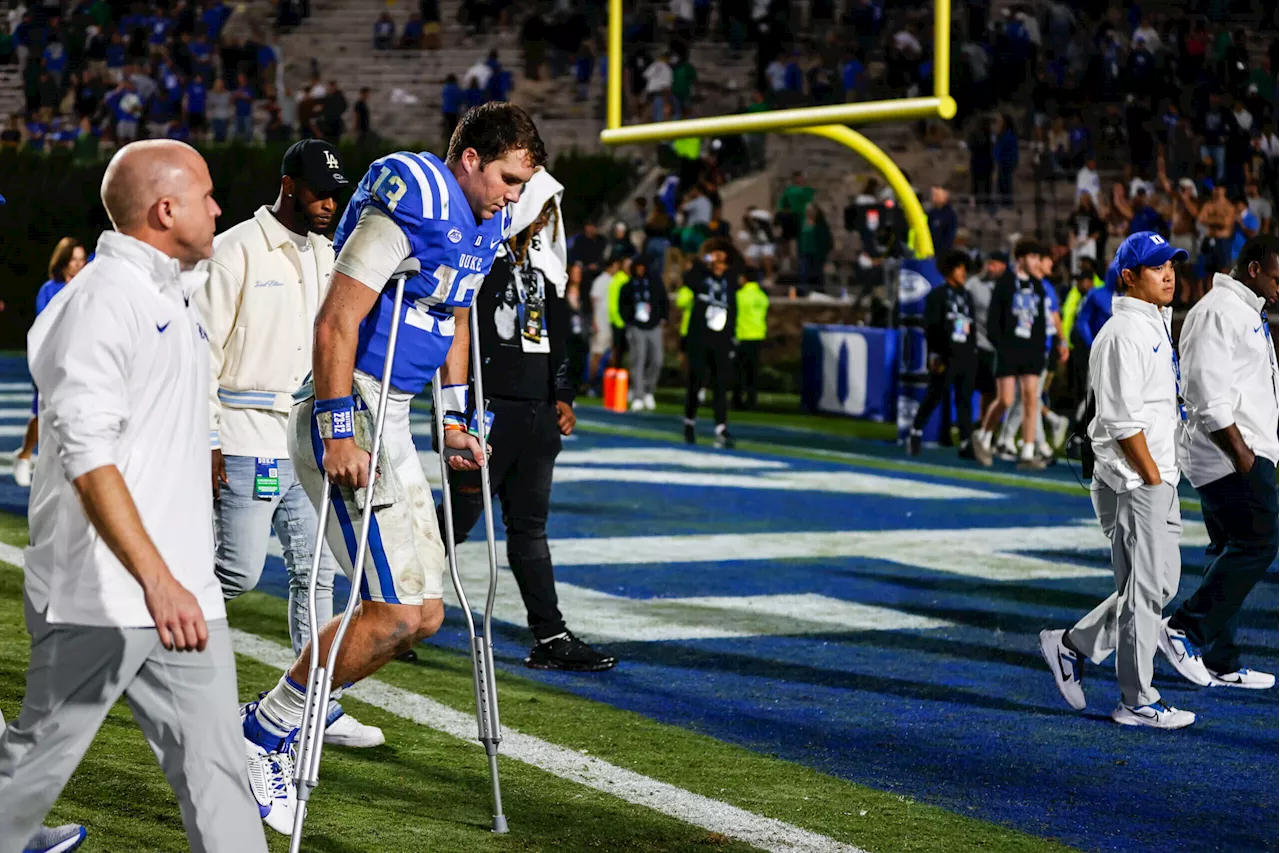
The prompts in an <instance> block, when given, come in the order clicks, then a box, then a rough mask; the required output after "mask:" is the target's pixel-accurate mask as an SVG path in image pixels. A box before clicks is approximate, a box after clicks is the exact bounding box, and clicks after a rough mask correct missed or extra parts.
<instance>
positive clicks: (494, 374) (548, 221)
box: [436, 170, 617, 672]
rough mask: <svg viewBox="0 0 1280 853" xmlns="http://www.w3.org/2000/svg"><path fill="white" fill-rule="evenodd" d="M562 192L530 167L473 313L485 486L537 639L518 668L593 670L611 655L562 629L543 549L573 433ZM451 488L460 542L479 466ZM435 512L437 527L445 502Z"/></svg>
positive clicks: (470, 517)
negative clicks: (563, 450) (554, 483)
mask: <svg viewBox="0 0 1280 853" xmlns="http://www.w3.org/2000/svg"><path fill="white" fill-rule="evenodd" d="M563 192H564V187H562V186H561V185H560V183H559V182H557V181H556V180H555V179H554V178H552V177H551V175H550V174H549V173H547V172H545V171H542V170H540V171H538V172H535V173H534V176H533V178H532V179H531V180H530V181H529V183H528V184H527V185H526V186H525V189H524V193H523V194H522V196H521V198H520V201H519V202H518V203H517V205H516V208H515V210H514V211H513V212H512V230H513V231H517V233H516V235H515V236H514V237H512V238H511V239H510V240H509V241H508V242H507V245H506V247H505V248H506V254H505V257H499V258H498V259H497V260H495V261H494V263H493V268H492V269H491V270H490V272H489V275H488V276H487V277H486V278H485V280H484V284H483V285H481V287H480V290H479V292H478V293H477V294H476V298H475V302H474V304H473V305H472V307H471V310H472V311H475V312H477V317H478V318H479V322H478V324H477V325H478V326H479V330H480V361H481V365H482V367H481V369H482V370H483V371H484V373H483V379H484V392H485V395H486V396H488V398H489V400H488V406H487V409H488V411H489V412H490V413H492V415H493V425H492V429H491V431H490V432H489V434H488V440H489V445H490V447H491V450H490V452H489V460H488V465H489V478H490V484H491V485H492V487H493V489H494V491H495V492H496V494H497V497H498V501H499V503H500V504H501V506H502V521H503V524H504V525H505V526H506V529H507V562H508V563H509V564H510V565H511V571H512V573H513V574H514V575H515V578H516V583H517V584H518V585H519V587H520V595H521V597H522V598H523V599H524V605H525V609H526V610H527V611H528V617H529V629H530V630H531V631H532V632H533V637H534V645H533V649H532V650H531V651H530V652H529V656H528V657H527V658H525V665H526V666H528V667H530V668H532V669H561V670H570V671H574V672H600V671H602V670H606V669H611V668H612V667H613V666H614V665H615V664H616V663H617V658H614V657H611V656H609V655H604V654H601V653H600V652H598V651H596V650H595V649H593V648H591V647H590V646H589V645H587V644H586V643H584V642H583V641H582V640H579V639H578V638H577V637H575V636H574V635H573V633H572V632H571V631H569V630H568V628H567V627H566V626H565V623H564V617H563V616H561V614H560V608H559V599H558V597H557V596H556V584H555V571H554V568H553V567H552V565H551V551H550V549H549V548H548V547H547V515H548V513H549V511H550V505H551V475H552V471H553V470H554V468H555V461H556V456H557V455H558V454H559V453H560V439H561V436H563V435H569V434H570V433H572V432H573V428H574V425H575V422H576V419H575V417H574V414H573V400H574V394H575V391H576V384H577V378H576V377H574V376H572V375H570V370H569V346H568V344H569V338H570V336H571V334H572V332H571V317H570V311H569V305H568V303H567V302H566V300H565V298H564V293H563V291H562V289H563V288H564V287H565V283H566V281H567V278H568V275H567V270H566V267H565V260H566V258H565V253H564V251H563V246H564V243H563V236H562V235H563V231H562V230H561V229H563V227H564V225H563V223H562V221H561V220H560V204H559V198H560V195H561V194H562V193H563ZM476 367H477V365H474V364H473V365H472V369H473V370H474V369H476ZM475 405H477V403H475V402H473V406H475ZM449 488H450V490H451V492H452V497H453V500H452V509H453V531H454V536H455V537H456V541H457V542H458V543H461V542H465V541H466V539H467V535H468V534H469V533H470V532H471V529H472V527H474V526H475V523H476V521H477V520H478V519H479V518H480V515H481V513H482V512H483V510H484V496H483V494H482V492H481V479H480V472H479V471H455V470H450V472H449ZM436 511H437V513H439V514H440V515H441V518H440V529H441V530H444V529H445V528H444V518H443V512H444V507H443V505H441V506H439V507H437V510H436Z"/></svg>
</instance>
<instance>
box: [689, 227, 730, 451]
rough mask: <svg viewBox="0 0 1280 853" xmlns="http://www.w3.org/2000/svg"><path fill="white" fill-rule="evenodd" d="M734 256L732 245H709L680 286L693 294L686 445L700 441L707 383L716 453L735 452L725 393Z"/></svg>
mask: <svg viewBox="0 0 1280 853" xmlns="http://www.w3.org/2000/svg"><path fill="white" fill-rule="evenodd" d="M734 256H735V253H734V250H733V244H732V243H730V242H729V241H728V240H726V239H724V238H723V237H715V238H712V239H710V240H707V241H706V242H705V243H703V244H702V247H701V248H700V249H699V250H698V260H697V261H695V262H694V264H693V267H692V268H691V269H690V270H689V271H688V272H687V273H685V276H684V286H685V287H687V288H689V289H690V290H691V291H693V305H692V306H690V308H689V313H690V317H689V332H688V336H687V338H686V344H685V347H686V353H687V355H688V358H689V387H688V389H687V391H686V393H685V399H684V440H685V442H687V443H688V444H696V443H697V441H698V438H697V434H696V432H695V431H694V426H695V425H696V423H697V416H698V391H699V390H701V388H702V386H703V385H704V384H705V383H706V382H707V381H708V380H710V382H711V399H712V407H713V409H714V411H715V416H716V447H729V448H731V447H733V444H734V442H733V436H731V435H729V429H728V427H729V424H728V420H729V413H728V406H727V404H726V393H727V391H728V388H729V384H730V383H731V382H732V381H733V363H732V361H731V359H732V357H733V345H734V339H733V336H734V330H735V328H736V326H737V322H738V300H737V299H736V298H735V295H736V294H735V290H736V288H735V286H734V282H736V281H737V272H736V271H734V270H733V269H731V268H730V265H729V260H730V258H733V257H734Z"/></svg>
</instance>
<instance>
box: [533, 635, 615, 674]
mask: <svg viewBox="0 0 1280 853" xmlns="http://www.w3.org/2000/svg"><path fill="white" fill-rule="evenodd" d="M524 665H525V666H527V667H529V669H559V670H564V671H566V672H604V671H605V670H606V669H613V668H614V667H615V666H617V665H618V659H617V658H616V657H613V656H612V655H606V654H603V653H601V652H598V651H596V650H595V649H593V648H591V647H590V646H588V645H587V644H586V643H584V642H582V640H579V639H578V638H577V637H575V636H574V635H573V632H572V631H565V632H564V633H563V634H560V635H559V636H557V637H553V638H552V639H550V640H544V641H542V642H539V643H535V644H534V646H533V648H532V649H530V650H529V656H528V657H527V658H525V659H524Z"/></svg>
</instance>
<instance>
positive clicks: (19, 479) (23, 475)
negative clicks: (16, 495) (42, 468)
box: [13, 456, 31, 489]
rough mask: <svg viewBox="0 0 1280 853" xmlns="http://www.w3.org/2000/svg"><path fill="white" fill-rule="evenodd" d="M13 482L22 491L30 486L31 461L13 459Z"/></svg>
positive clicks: (18, 458)
mask: <svg viewBox="0 0 1280 853" xmlns="http://www.w3.org/2000/svg"><path fill="white" fill-rule="evenodd" d="M13 481H14V482H15V483H17V484H18V485H19V486H22V487H23V488H24V489H25V488H27V487H28V486H30V485H31V460H30V459H29V458H28V459H23V458H22V457H21V456H15V457H13Z"/></svg>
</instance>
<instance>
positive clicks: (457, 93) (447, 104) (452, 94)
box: [440, 74, 463, 147]
mask: <svg viewBox="0 0 1280 853" xmlns="http://www.w3.org/2000/svg"><path fill="white" fill-rule="evenodd" d="M462 99H463V94H462V87H461V86H460V85H458V75H457V74H450V75H449V76H447V77H445V78H444V86H443V88H441V90H440V134H441V137H442V138H443V140H444V144H445V146H446V147H447V146H448V144H449V139H450V138H451V137H452V136H453V129H454V128H455V127H457V126H458V119H459V118H461V117H462Z"/></svg>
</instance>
